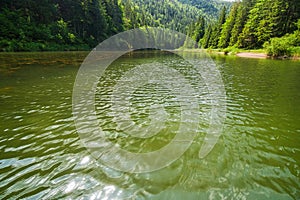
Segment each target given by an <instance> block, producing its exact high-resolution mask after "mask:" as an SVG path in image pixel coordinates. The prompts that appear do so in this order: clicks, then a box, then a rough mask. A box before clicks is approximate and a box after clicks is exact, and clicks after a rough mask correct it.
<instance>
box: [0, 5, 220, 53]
mask: <svg viewBox="0 0 300 200" xmlns="http://www.w3.org/2000/svg"><path fill="white" fill-rule="evenodd" d="M197 1H199V2H201V1H203V2H204V1H205V0H197ZM215 4H216V3H214V5H215ZM206 6H209V4H208V5H206ZM214 8H215V7H214ZM215 9H216V8H215ZM214 11H215V10H214ZM208 15H212V13H208V14H206V13H205V12H204V11H202V10H201V9H200V8H196V7H195V6H192V5H189V4H187V3H184V2H180V1H179V0H163V1H156V0H39V1H36V0H1V1H0V30H1V31H0V51H49V50H88V49H91V48H93V47H95V46H96V45H97V44H99V42H101V41H103V40H104V39H106V38H108V37H110V36H111V35H114V34H116V33H119V32H122V31H124V30H129V29H132V28H137V27H143V26H152V27H164V28H169V29H172V30H177V31H180V32H183V33H186V32H187V27H188V25H189V24H190V23H191V22H193V21H196V20H197V18H198V17H200V16H208ZM208 18H210V17H207V18H206V19H208Z"/></svg>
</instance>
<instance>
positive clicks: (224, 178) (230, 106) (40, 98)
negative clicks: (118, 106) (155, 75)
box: [0, 51, 300, 199]
mask: <svg viewBox="0 0 300 200" xmlns="http://www.w3.org/2000/svg"><path fill="white" fill-rule="evenodd" d="M87 54H88V53H87V52H56V53H1V54H0V152H1V153H0V199H10V198H11V199H21V198H25V199H59V198H63V199H183V198H186V199H299V198H300V78H299V77H300V62H299V61H289V60H284V61H283V60H265V59H247V58H238V57H230V56H228V57H225V56H216V55H214V56H212V59H213V61H214V63H215V64H216V66H217V68H218V69H219V71H220V73H221V75H222V78H223V82H224V86H225V90H226V96H227V101H226V104H227V113H226V120H225V122H224V127H223V131H222V135H221V136H220V138H219V140H218V142H217V144H216V145H215V147H214V148H213V150H212V151H211V152H210V153H209V154H208V155H207V156H206V157H204V158H199V156H198V151H199V149H200V147H201V145H202V143H203V139H204V137H205V128H207V123H208V122H207V120H206V119H205V116H206V115H202V112H203V113H205V112H207V110H209V109H210V106H209V105H208V104H207V102H205V101H199V102H200V104H199V110H197V112H199V115H200V116H202V118H201V120H200V122H199V130H198V131H197V132H196V137H195V138H194V141H193V142H192V144H191V146H189V148H188V149H187V151H186V152H185V153H184V154H183V155H182V156H180V157H179V159H177V160H176V161H175V162H173V163H172V164H170V165H168V166H166V167H165V168H162V169H159V170H157V171H153V172H148V173H130V172H121V171H118V170H114V169H112V168H110V167H109V166H106V165H105V164H103V163H101V162H99V160H96V159H94V157H93V156H91V154H90V153H89V151H88V150H87V149H86V148H85V145H84V144H83V143H82V140H81V139H80V137H79V135H78V133H77V131H76V128H75V123H74V117H73V115H72V112H73V111H72V91H73V85H74V81H75V78H76V74H77V71H78V69H79V67H80V65H81V63H82V61H83V59H84V58H85V57H86V56H87ZM185 54H190V56H192V57H193V59H196V60H197V59H198V60H199V62H200V63H201V59H203V58H202V57H201V56H200V55H198V54H197V53H185ZM145 63H148V64H150V65H151V64H152V65H159V64H158V63H162V64H164V65H168V66H172V67H173V68H174V69H176V70H177V71H179V72H180V73H182V74H183V75H184V76H185V77H187V80H189V81H190V83H191V86H192V87H200V90H197V91H199V92H198V93H197V94H193V95H196V96H197V98H199V99H200V100H201V97H202V96H205V95H206V94H207V89H205V87H206V86H205V83H203V81H201V78H199V79H198V78H197V77H195V76H193V72H191V71H190V70H192V69H191V67H190V66H189V65H188V64H187V63H185V62H183V61H182V60H181V59H180V58H179V57H178V56H176V55H174V54H170V53H161V52H151V51H150V52H147V51H145V52H136V53H133V54H129V55H125V56H123V57H121V58H119V59H118V60H117V61H115V62H114V63H113V64H112V65H111V66H110V67H109V68H107V75H106V76H105V78H103V79H101V80H100V82H99V84H98V90H97V94H96V95H95V102H96V105H95V109H96V112H97V116H98V118H99V120H100V121H101V124H100V125H101V127H102V128H103V130H104V131H105V133H106V135H107V138H108V139H109V140H110V141H111V142H112V143H114V144H118V145H119V146H120V147H121V148H124V149H126V150H128V151H132V152H137V153H143V152H150V151H154V150H157V149H160V148H162V147H163V146H164V145H167V144H168V143H169V142H170V141H171V140H172V138H174V133H176V130H177V129H178V123H179V121H180V120H182V119H181V118H180V113H181V110H180V104H179V103H178V102H176V98H174V94H172V92H171V91H170V90H169V89H168V88H167V89H166V88H164V87H162V86H161V85H158V84H148V85H144V86H141V87H139V88H136V90H134V91H133V93H132V100H131V101H130V106H132V107H133V110H131V114H132V119H133V120H134V121H135V122H136V123H143V125H145V126H148V125H149V124H151V121H150V120H148V117H149V112H150V111H149V109H148V108H149V107H151V106H152V105H153V102H156V103H157V102H158V104H160V105H161V106H162V107H164V108H165V112H166V113H167V115H166V117H167V118H169V119H170V120H168V121H167V122H166V123H165V125H164V129H163V130H162V131H161V132H160V134H157V135H154V136H152V137H150V138H146V139H145V138H137V137H131V136H130V137H127V136H126V134H125V133H123V132H122V130H120V127H119V128H118V125H116V123H117V122H116V120H118V118H115V116H111V115H109V114H108V112H109V110H111V109H112V105H111V97H110V95H111V94H112V89H113V88H114V85H115V84H116V80H118V79H120V78H121V76H122V74H124V73H125V72H126V71H128V70H130V69H133V68H134V67H135V66H138V65H142V64H145ZM202 86H203V89H201V87H202ZM198 89H199V88H198ZM140 121H141V122H140ZM157 123H159V120H157ZM186 123H189V122H188V121H187V122H186ZM153 127H155V126H153ZM111 156H114V155H111ZM163 156H164V155H162V157H163ZM158 159H159V158H154V159H153V160H154V161H155V160H158Z"/></svg>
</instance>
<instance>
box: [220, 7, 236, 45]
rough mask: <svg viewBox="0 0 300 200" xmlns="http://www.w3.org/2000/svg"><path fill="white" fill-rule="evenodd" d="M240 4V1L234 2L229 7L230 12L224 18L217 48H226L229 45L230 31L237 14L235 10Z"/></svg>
mask: <svg viewBox="0 0 300 200" xmlns="http://www.w3.org/2000/svg"><path fill="white" fill-rule="evenodd" d="M239 6H240V3H235V4H233V6H232V7H231V10H230V13H229V16H228V18H227V19H226V21H225V23H224V24H223V27H222V31H221V34H220V39H219V44H218V47H219V48H226V47H228V45H229V42H230V37H231V31H232V29H233V27H234V23H235V20H236V16H237V11H238V8H239Z"/></svg>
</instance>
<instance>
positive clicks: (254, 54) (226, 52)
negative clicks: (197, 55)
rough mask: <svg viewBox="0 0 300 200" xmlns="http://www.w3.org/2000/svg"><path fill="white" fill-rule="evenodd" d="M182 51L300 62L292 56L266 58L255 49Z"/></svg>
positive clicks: (266, 56) (261, 51)
mask: <svg viewBox="0 0 300 200" xmlns="http://www.w3.org/2000/svg"><path fill="white" fill-rule="evenodd" d="M184 51H189V52H200V51H206V52H208V53H210V54H219V55H231V56H237V57H242V58H255V59H282V60H284V59H289V60H300V56H298V55H293V56H291V57H287V56H280V57H272V56H268V55H267V53H266V52H265V50H264V49H255V50H244V49H231V50H228V49H192V50H190V49H185V50H184Z"/></svg>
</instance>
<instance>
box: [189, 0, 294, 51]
mask: <svg viewBox="0 0 300 200" xmlns="http://www.w3.org/2000/svg"><path fill="white" fill-rule="evenodd" d="M200 25H201V24H200ZM192 27H193V28H191V29H190V31H189V35H190V36H193V37H194V38H198V41H199V46H202V47H203V48H212V49H216V48H221V49H224V48H228V47H229V48H232V47H234V48H245V49H259V48H263V47H264V48H266V50H267V53H268V54H269V55H273V56H279V55H286V56H289V55H291V54H293V51H294V52H295V51H296V52H299V46H300V1H299V0H243V1H237V2H235V3H234V4H233V5H232V6H231V9H230V11H229V14H226V8H225V7H224V8H223V10H222V12H221V14H220V16H219V20H218V21H217V22H215V23H208V25H207V26H205V33H204V34H203V26H202V25H201V26H199V23H196V24H193V26H192ZM199 27H200V28H199Z"/></svg>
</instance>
